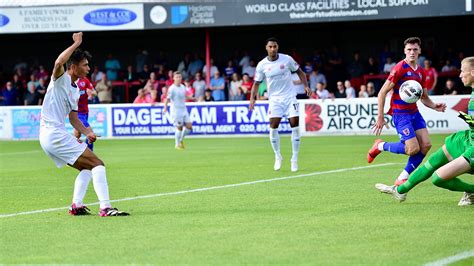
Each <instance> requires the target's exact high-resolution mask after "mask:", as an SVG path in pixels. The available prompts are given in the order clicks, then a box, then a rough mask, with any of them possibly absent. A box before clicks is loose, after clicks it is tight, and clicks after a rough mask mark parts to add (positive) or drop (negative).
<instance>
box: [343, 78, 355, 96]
mask: <svg viewBox="0 0 474 266" xmlns="http://www.w3.org/2000/svg"><path fill="white" fill-rule="evenodd" d="M344 86H345V87H346V97H347V99H352V98H356V91H355V89H354V87H352V85H351V82H350V81H349V80H346V81H345V82H344Z"/></svg>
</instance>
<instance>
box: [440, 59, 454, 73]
mask: <svg viewBox="0 0 474 266" xmlns="http://www.w3.org/2000/svg"><path fill="white" fill-rule="evenodd" d="M456 70H457V68H456V67H455V66H453V65H452V64H451V60H450V59H447V60H446V64H444V66H443V68H441V72H451V71H456Z"/></svg>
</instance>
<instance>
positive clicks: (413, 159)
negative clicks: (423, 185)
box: [405, 151, 425, 174]
mask: <svg viewBox="0 0 474 266" xmlns="http://www.w3.org/2000/svg"><path fill="white" fill-rule="evenodd" d="M423 158H425V155H424V154H423V153H422V152H421V151H420V152H418V153H417V154H415V155H413V156H410V157H408V162H407V165H406V166H405V171H407V173H408V174H411V173H412V172H413V171H415V169H416V168H417V167H418V165H420V164H421V162H423Z"/></svg>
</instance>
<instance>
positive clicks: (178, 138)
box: [174, 129, 183, 146]
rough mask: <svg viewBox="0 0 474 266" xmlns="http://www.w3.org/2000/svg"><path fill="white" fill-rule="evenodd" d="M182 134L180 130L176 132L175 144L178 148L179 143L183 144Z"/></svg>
mask: <svg viewBox="0 0 474 266" xmlns="http://www.w3.org/2000/svg"><path fill="white" fill-rule="evenodd" d="M182 133H183V131H182V130H178V129H176V131H175V132H174V142H175V145H176V146H178V145H179V143H180V142H181V141H180V139H181V135H182Z"/></svg>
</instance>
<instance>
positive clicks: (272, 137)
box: [270, 128, 281, 157]
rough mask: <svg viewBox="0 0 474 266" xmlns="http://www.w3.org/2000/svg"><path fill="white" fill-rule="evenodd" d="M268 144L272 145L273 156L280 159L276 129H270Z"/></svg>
mask: <svg viewBox="0 0 474 266" xmlns="http://www.w3.org/2000/svg"><path fill="white" fill-rule="evenodd" d="M270 143H271V144H272V148H273V151H274V152H275V156H278V157H281V154H280V135H279V134H278V128H270Z"/></svg>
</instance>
